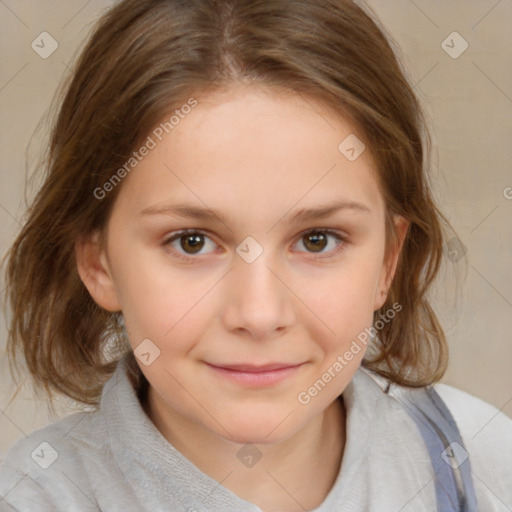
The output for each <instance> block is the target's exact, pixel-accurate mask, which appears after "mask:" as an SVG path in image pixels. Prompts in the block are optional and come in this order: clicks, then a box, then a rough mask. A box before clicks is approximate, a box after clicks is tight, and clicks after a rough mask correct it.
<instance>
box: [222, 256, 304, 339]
mask: <svg viewBox="0 0 512 512" xmlns="http://www.w3.org/2000/svg"><path fill="white" fill-rule="evenodd" d="M283 274H284V272H283V271H282V269H281V268H280V267H279V266H278V265H277V264H276V263H275V260H274V261H272V258H271V257H270V252H267V251H263V253H262V254H261V255H260V256H259V257H258V258H257V259H256V260H255V261H253V262H252V263H247V262H246V261H244V260H243V259H242V258H239V257H237V258H236V259H235V261H234V263H233V269H232V270H231V272H229V274H228V276H227V278H228V279H227V280H226V282H225V287H224V293H225V297H226V300H225V301H224V310H223V321H224V325H225V327H226V329H228V330H229V331H232V332H233V331H245V332H246V333H249V334H250V336H252V338H254V339H255V340H265V339H270V338H273V337H276V336H279V335H281V334H282V332H283V331H285V330H286V329H287V328H289V327H290V326H291V325H293V323H294V321H295V313H294V309H293V292H292V291H291V290H290V288H289V287H288V286H287V283H286V279H285V276H284V275H283Z"/></svg>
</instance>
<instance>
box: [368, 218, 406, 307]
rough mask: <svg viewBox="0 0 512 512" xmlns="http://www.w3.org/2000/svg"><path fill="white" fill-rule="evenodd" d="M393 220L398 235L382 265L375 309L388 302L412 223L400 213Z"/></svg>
mask: <svg viewBox="0 0 512 512" xmlns="http://www.w3.org/2000/svg"><path fill="white" fill-rule="evenodd" d="M393 222H394V225H395V233H396V237H395V239H394V240H393V241H392V242H391V243H392V246H391V247H390V248H389V253H388V255H387V258H386V260H385V261H384V264H383V265H382V271H381V274H380V277H379V283H378V285H377V290H376V293H375V302H374V307H373V309H374V311H377V310H378V309H380V308H381V307H382V306H383V305H384V303H385V302H386V299H387V297H388V292H389V288H390V287H391V283H392V282H393V277H394V276H395V272H396V267H397V263H398V258H399V256H400V252H401V250H402V246H403V244H404V241H405V237H406V235H407V231H408V229H409V225H410V222H409V221H408V220H406V219H405V218H404V217H402V216H400V215H395V216H394V219H393Z"/></svg>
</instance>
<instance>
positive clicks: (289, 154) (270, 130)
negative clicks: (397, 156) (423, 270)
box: [76, 86, 407, 511]
mask: <svg viewBox="0 0 512 512" xmlns="http://www.w3.org/2000/svg"><path fill="white" fill-rule="evenodd" d="M351 133H354V129H353V128H352V127H351V126H350V125H349V124H348V123H347V121H346V120H344V119H341V118H340V116H339V115H334V114H333V113H332V112H329V111H328V110H327V109H326V108H325V107H323V106H322V105H321V104H319V103H318V102H315V101H314V100H313V99H308V101H307V102H306V101H305V100H304V99H303V98H302V97H300V96H298V95H295V94H293V93H289V92H284V91H281V92H276V91H275V90H274V91H271V92H270V91H268V90H266V89H263V88H256V87H255V86H252V87H250V88H247V87H242V86H239V87H235V88H232V89H231V90H229V91H225V92H224V93H216V94H215V95H209V96H208V95H206V96H204V97H198V105H197V106H196V107H195V108H194V109H193V111H192V112H191V113H190V114H189V115H188V116H186V117H185V119H183V120H181V121H180V123H179V125H178V126H176V127H175V128H174V130H173V131H172V132H171V134H170V135H169V136H167V137H166V138H164V139H163V140H162V141H161V142H159V143H158V144H157V146H156V147H155V148H154V149H152V150H151V152H150V154H149V155H148V156H146V157H145V158H144V159H143V160H142V162H141V163H140V164H139V165H138V166H137V167H136V168H135V169H134V170H133V171H132V172H131V173H130V174H129V175H128V176H127V177H126V178H125V179H124V180H123V183H122V185H120V186H121V190H120V191H119V196H118V197H117V199H116V202H115V204H114V208H113V210H112V214H111V217H110V219H109V221H108V224H107V226H106V229H105V232H104V243H101V242H100V238H99V237H97V236H94V237H91V238H90V239H89V240H87V241H81V242H79V243H77V246H76V253H77V263H78V270H79V273H80V276H81V278H82V280H83V282H84V284H85V285H86V287H87V288H88V290H89V292H90V293H91V296H92V297H93V298H94V300H95V301H96V302H97V303H98V304H99V305H100V306H102V307H103V308H105V309H107V310H109V311H122V312H123V315H124V318H125V324H126V327H127V332H128V335H129V341H130V344H131V346H132V348H133V349H135V348H136V347H137V346H138V345H139V344H140V343H141V342H142V341H143V340H145V339H149V340H151V343H152V344H154V346H156V347H158V349H159V350H160V355H159V356H158V357H157V358H156V359H155V360H154V361H153V362H152V363H151V364H150V365H149V366H145V365H144V364H141V362H140V361H139V366H140V367H141V370H142V371H143V373H144V375H145V376H146V378H147V379H148V381H149V383H150V388H149V392H148V396H147V401H146V402H145V403H144V407H145V410H146V412H147V414H148V416H149V417H150V418H151V419H152V421H153V422H154V424H155V425H156V427H157V428H158V429H159V430H160V432H161V433H162V434H163V435H164V436H165V438H166V439H168V440H169V442H171V443H172V444H173V445H174V446H175V447H176V448H177V449H178V450H180V451H181V452H182V453H183V454H184V455H185V456H186V457H188V458H189V460H191V461H192V462H193V463H194V464H195V465H196V466H198V467H199V468H200V469H201V470H202V471H204V472H205V473H207V474H209V475H210V476H212V477H213V478H215V479H216V480H218V481H219V482H222V485H224V486H225V487H227V488H228V489H230V490H232V491H233V492H234V493H236V494H237V495H238V496H240V497H241V498H243V499H246V500H248V501H251V502H253V503H255V504H257V505H258V506H259V507H261V508H262V509H263V510H267V511H271V510H276V509H279V510H283V511H284V510H297V509H306V510H309V509H312V508H314V507H317V506H318V505H320V503H321V502H322V501H323V500H324V498H325V496H326V495H327V493H328V492H329V490H330V488H331V487H332V484H333V482H334V480H335V478H336V476H337V474H338V471H339V467H340V463H341V460H342V456H343V449H344V444H345V410H344V407H343V401H342V400H336V397H338V396H339V395H340V394H341V393H342V392H343V390H344V389H345V388H346V386H347V385H348V384H349V382H350V380H351V379H352V377H353V375H354V374H355V372H356V370H357V368H358V367H359V365H360V363H361V360H362V358H363V356H364V353H365V350H364V348H365V347H364V345H363V346H362V348H363V350H360V351H359V352H358V353H357V354H355V355H354V357H353V359H352V361H350V362H349V363H348V364H347V365H346V366H344V367H343V369H342V371H339V372H337V373H336V376H335V378H333V379H332V380H331V381H330V382H329V383H328V384H327V385H326V386H325V388H324V389H323V390H322V391H320V392H319V393H318V394H317V395H316V396H314V397H312V398H311V400H310V402H309V403H308V404H302V403H300V402H299V400H298V395H299V393H301V392H304V391H306V390H308V388H310V387H311V385H312V384H313V383H314V382H315V381H317V380H318V379H319V378H320V377H321V376H322V374H323V373H324V372H326V371H327V370H328V369H329V367H332V365H333V363H334V362H335V361H336V358H337V357H338V356H339V355H340V354H343V353H344V352H345V351H346V350H347V349H349V347H350V345H351V343H352V341H353V340H354V339H356V337H357V335H358V334H359V333H361V332H362V331H363V330H364V329H365V328H367V327H369V326H371V325H372V318H373V312H374V311H375V310H377V309H379V308H380V307H381V306H382V305H383V304H384V302H385V300H386V294H387V291H388V289H389V286H390V284H391V280H392V278H393V275H394V273H395V269H396V262H397V258H398V254H399V251H400V248H401V244H402V242H403V239H404V237H405V234H406V230H407V223H406V222H405V221H404V220H403V219H401V218H396V219H395V224H396V229H397V232H398V242H397V243H396V244H395V245H394V246H393V248H392V250H391V251H390V253H389V257H388V258H385V250H384V249H385V203H384V200H383V197H382V194H381V192H380V191H379V187H378V184H377V180H376V178H375V174H374V171H373V167H372V165H373V164H372V160H371V156H370V151H368V150H366V151H364V152H363V153H362V154H361V155H360V156H359V157H358V158H357V159H356V160H355V161H353V162H350V161H349V160H348V159H347V158H345V156H344V155H343V154H342V153H340V151H339V150H338V145H339V144H340V142H341V141H343V140H344V139H345V137H347V136H348V135H349V134H351ZM359 138H361V139H362V138H363V137H362V136H360V137H359ZM367 149H368V148H367ZM341 200H343V201H350V202H357V203H360V204H361V205H363V206H364V207H366V208H367V209H368V211H366V210H359V209H353V208H344V209H341V210H339V211H337V212H336V213H334V214H332V215H331V216H329V217H326V218H323V219H310V220H303V221H300V222H292V221H290V218H291V217H292V216H293V214H294V213H295V212H296V211H298V210H299V209H302V208H314V207H319V206H325V205H326V204H328V203H330V202H331V201H341ZM176 203H187V204H191V205H194V206H197V207H200V208H205V207H208V208H211V209H214V210H216V211H220V212H222V214H223V215H224V217H225V222H222V221H220V220H199V219H193V218H183V217H179V216H176V215H173V214H172V213H171V212H169V211H163V212H160V213H155V212H154V211H153V213H148V210H150V211H151V210H157V209H164V210H165V207H166V206H168V205H172V204H176ZM144 210H145V211H146V213H141V212H143V211H144ZM311 228H315V229H318V230H319V231H321V230H322V228H323V229H326V228H329V229H332V230H335V231H338V232H339V233H340V236H344V237H346V240H345V241H341V242H340V241H339V240H338V239H337V238H336V237H335V236H333V235H329V234H326V233H325V231H324V232H323V234H324V238H323V240H324V241H321V242H320V243H319V244H318V242H317V245H316V246H315V245H314V244H312V243H311V242H310V240H311V238H308V237H307V236H304V232H305V231H306V230H308V229H311ZM182 229H199V230H201V231H202V232H205V233H206V236H204V237H201V236H200V238H199V242H200V243H199V246H198V247H197V248H196V250H195V251H194V246H193V245H192V246H191V245H186V242H187V237H186V236H185V237H183V238H182V239H181V241H182V243H184V244H185V246H184V247H183V246H182V245H180V238H177V239H175V240H174V241H172V242H169V243H167V244H166V243H165V242H166V241H168V239H169V238H170V235H173V234H176V232H177V231H179V230H182ZM248 236H251V237H252V238H253V239H254V240H256V242H257V243H258V244H259V245H260V246H261V248H262V249H263V252H262V254H261V255H260V256H259V257H257V258H256V259H255V260H254V261H253V262H252V263H247V262H246V261H245V260H244V259H243V258H242V257H240V256H239V255H238V254H237V252H236V249H237V247H238V246H239V245H240V244H241V242H243V241H244V240H245V239H246V237H248ZM242 247H244V245H243V244H242ZM315 247H317V250H315ZM340 248H341V249H340ZM337 249H340V250H337ZM187 251H188V256H189V258H191V259H190V260H185V259H182V258H180V257H179V255H185V256H187ZM197 252H198V253H199V254H197ZM274 362H279V363H283V362H284V363H288V364H301V366H299V367H298V369H296V370H294V371H293V372H292V373H291V374H290V375H289V376H288V377H287V378H286V379H284V380H282V381H281V382H278V383H276V384H274V385H269V386H264V387H248V386H245V385H241V384H240V383H238V382H233V381H231V380H229V379H227V378H226V377H225V376H224V375H221V374H219V372H217V371H216V370H214V369H213V368H212V367H211V366H209V364H216V365H222V364H240V363H252V364H255V365H258V364H268V363H274ZM208 363H209V364H208ZM248 443H249V444H255V445H257V447H258V449H259V450H260V452H261V453H262V457H261V459H260V460H259V461H258V463H257V464H256V465H254V466H253V467H251V468H248V467H246V466H245V465H244V464H242V463H241V462H240V460H239V459H238V458H237V452H238V451H239V450H240V448H242V447H243V446H244V445H246V444H248ZM285 490H286V491H285ZM299 504H300V505H299ZM301 507H302V508H301Z"/></svg>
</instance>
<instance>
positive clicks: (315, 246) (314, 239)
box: [303, 231, 327, 252]
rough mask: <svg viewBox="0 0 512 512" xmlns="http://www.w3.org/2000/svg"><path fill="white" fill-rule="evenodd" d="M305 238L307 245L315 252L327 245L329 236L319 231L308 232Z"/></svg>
mask: <svg viewBox="0 0 512 512" xmlns="http://www.w3.org/2000/svg"><path fill="white" fill-rule="evenodd" d="M303 240H304V241H305V242H304V245H305V247H306V248H307V249H308V250H310V251H313V252H321V251H323V250H324V249H325V247H326V246H327V237H326V236H325V234H324V233H321V232H319V231H316V232H312V233H307V234H306V235H304V237H303Z"/></svg>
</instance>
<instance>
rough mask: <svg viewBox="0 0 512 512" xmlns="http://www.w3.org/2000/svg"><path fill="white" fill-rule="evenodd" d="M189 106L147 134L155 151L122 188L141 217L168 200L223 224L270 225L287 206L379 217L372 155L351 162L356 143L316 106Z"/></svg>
mask: <svg viewBox="0 0 512 512" xmlns="http://www.w3.org/2000/svg"><path fill="white" fill-rule="evenodd" d="M196 101H197V105H196V106H195V107H194V108H193V109H187V111H188V113H187V114H186V115H182V116H180V120H179V123H177V124H175V125H174V126H173V128H172V130H169V133H166V132H165V131H164V135H163V137H162V136H160V138H158V137H157V136H156V135H155V133H161V132H162V128H161V127H162V126H165V123H166V121H168V120H169V118H170V117H171V115H172V112H171V113H169V114H166V115H165V116H163V118H162V122H161V124H160V125H159V126H160V130H159V131H155V130H153V132H151V133H150V134H149V136H150V137H151V138H152V139H153V141H154V143H155V144H154V147H153V149H151V151H150V153H149V154H148V155H147V156H146V157H145V158H144V159H143V160H142V161H141V162H140V164H138V166H137V168H136V169H135V170H134V171H133V172H132V173H130V176H129V177H128V178H127V179H126V180H125V183H123V189H125V190H124V191H123V193H122V195H125V196H127V195H128V196H130V199H131V204H132V205H133V206H134V207H137V208H139V210H142V209H144V208H148V207H150V206H152V205H155V204H159V203H164V202H169V201H173V200H176V202H180V203H194V204H196V205H197V206H201V207H205V206H208V207H210V208H212V209H215V210H218V211H222V212H225V213H226V217H228V216H233V215H232V214H233V212H240V211H243V212H246V213H247V214H253V215H255V216H260V218H261V217H262V215H263V214H264V213H265V211H267V210H268V213H271V214H272V215H273V216H274V217H275V215H277V214H278V213H279V211H281V212H285V211H286V210H287V209H289V208H290V207H292V206H293V205H295V204H296V205H297V206H299V207H307V206H308V205H312V204H315V205H318V204H321V203H322V202H325V203H332V202H334V201H338V200H344V201H348V202H350V201H352V202H359V203H363V204H367V205H371V206H372V207H373V208H376V209H377V210H379V209H380V210H382V208H383V203H382V197H381V195H380V192H379V190H378V185H377V181H376V179H375V173H374V170H373V163H372V159H371V155H370V151H367V150H366V149H364V150H363V151H362V153H361V154H360V155H359V156H357V154H358V153H359V152H360V151H361V150H362V148H364V146H363V145H362V143H361V141H360V139H361V138H362V135H361V134H356V133H355V130H354V128H353V126H351V125H350V123H349V122H348V121H347V120H346V119H344V118H343V117H341V116H340V115H339V114H336V113H334V112H333V111H330V110H328V109H327V108H326V107H325V105H323V104H321V103H320V102H317V101H315V100H313V99H311V98H306V97H303V96H301V95H299V94H295V93H292V92H287V91H282V90H277V91H275V90H270V89H263V88H256V87H250V88H248V87H239V88H234V89H230V90H226V91H222V92H219V93H215V94H210V95H208V94H206V95H199V96H197V97H196ZM173 112H174V111H173ZM167 126H169V125H167ZM160 139H161V140H160ZM358 144H359V145H358ZM347 149H349V150H351V149H353V150H354V151H352V152H350V151H349V152H348V153H347ZM354 152H355V154H356V156H357V158H355V159H354V158H353V156H354ZM349 157H350V158H349ZM287 207H288V208H287Z"/></svg>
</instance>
